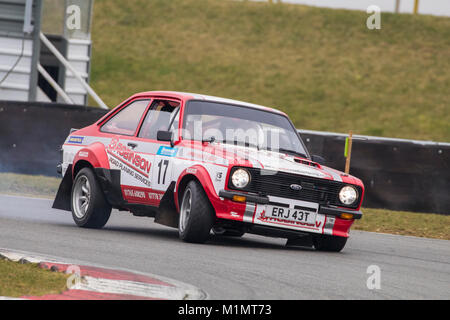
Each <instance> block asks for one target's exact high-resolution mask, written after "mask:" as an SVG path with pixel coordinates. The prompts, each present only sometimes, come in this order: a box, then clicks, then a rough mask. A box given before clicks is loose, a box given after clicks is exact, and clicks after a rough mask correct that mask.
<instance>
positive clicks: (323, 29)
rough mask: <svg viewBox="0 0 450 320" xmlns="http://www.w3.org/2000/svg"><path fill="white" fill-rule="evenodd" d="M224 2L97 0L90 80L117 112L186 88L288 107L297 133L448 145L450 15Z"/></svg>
mask: <svg viewBox="0 0 450 320" xmlns="http://www.w3.org/2000/svg"><path fill="white" fill-rule="evenodd" d="M367 17H368V14H367V13H366V12H363V11H352V10H334V9H327V8H316V7H308V6H302V5H292V4H269V3H267V2H266V3H263V2H254V1H231V0H230V1H223V0H171V1H167V0H153V1H146V0H129V1H122V0H98V1H95V5H94V17H93V20H92V23H93V26H92V41H93V46H92V50H93V54H92V69H91V71H92V72H91V84H92V85H93V87H94V88H95V90H96V91H97V93H98V94H99V95H100V96H101V97H103V98H104V99H105V102H106V103H107V104H108V105H109V106H111V107H113V106H116V105H117V104H118V103H119V102H121V101H122V100H123V99H125V98H127V97H128V96H130V95H131V94H134V93H136V92H140V91H148V90H180V91H188V92H198V93H204V94H211V95H217V96H223V97H227V98H234V99H238V100H244V101H249V102H253V103H258V104H263V105H267V106H269V107H276V108H280V109H281V110H283V111H285V112H286V113H288V114H289V116H290V117H291V119H292V120H293V122H294V123H295V125H296V127H297V128H299V129H311V130H322V131H333V132H348V131H349V130H353V132H354V133H358V134H368V135H376V136H385V137H397V138H407V139H408V138H409V139H423V140H428V139H430V140H437V141H449V140H450V126H449V125H448V124H449V123H450V112H449V106H450V95H449V94H448V88H449V87H450V72H448V70H449V69H450V18H448V17H436V16H429V15H411V14H393V13H384V12H383V13H382V27H381V29H380V30H369V29H367V27H366V20H367Z"/></svg>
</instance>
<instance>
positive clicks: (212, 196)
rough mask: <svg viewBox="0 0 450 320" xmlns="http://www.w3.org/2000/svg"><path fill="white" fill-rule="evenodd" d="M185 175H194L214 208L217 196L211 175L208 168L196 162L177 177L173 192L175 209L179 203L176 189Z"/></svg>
mask: <svg viewBox="0 0 450 320" xmlns="http://www.w3.org/2000/svg"><path fill="white" fill-rule="evenodd" d="M187 175H191V176H194V177H196V178H197V180H198V181H200V184H201V185H202V187H203V190H205V193H206V196H207V197H208V199H209V201H210V202H211V204H212V205H213V207H214V208H216V202H217V201H219V196H218V195H217V193H216V190H215V189H214V185H213V183H212V180H211V177H210V176H209V173H208V170H206V169H205V167H203V166H202V165H199V164H197V165H194V166H192V167H189V168H186V169H184V170H183V171H182V172H181V174H180V176H179V177H178V180H177V184H176V188H175V192H174V198H175V206H176V208H177V211H180V204H179V202H178V190H179V187H180V182H181V180H183V178H184V177H185V176H187Z"/></svg>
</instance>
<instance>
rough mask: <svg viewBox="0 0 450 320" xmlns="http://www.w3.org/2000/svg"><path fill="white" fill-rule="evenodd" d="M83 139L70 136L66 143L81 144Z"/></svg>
mask: <svg viewBox="0 0 450 320" xmlns="http://www.w3.org/2000/svg"><path fill="white" fill-rule="evenodd" d="M83 140H84V137H77V136H70V137H69V141H68V143H75V144H82V143H83Z"/></svg>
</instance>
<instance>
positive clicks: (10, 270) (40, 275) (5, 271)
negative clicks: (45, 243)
mask: <svg viewBox="0 0 450 320" xmlns="http://www.w3.org/2000/svg"><path fill="white" fill-rule="evenodd" d="M67 277H68V275H65V274H63V273H58V272H52V271H50V270H45V269H41V268H39V267H38V265H37V264H20V263H18V262H12V261H7V260H0V296H6V297H22V296H25V295H27V296H42V295H44V294H58V293H61V292H63V291H65V290H66V288H67V287H66V281H67Z"/></svg>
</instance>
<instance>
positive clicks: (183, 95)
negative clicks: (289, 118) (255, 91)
mask: <svg viewBox="0 0 450 320" xmlns="http://www.w3.org/2000/svg"><path fill="white" fill-rule="evenodd" d="M144 95H145V96H159V97H164V98H177V99H180V100H185V101H187V100H204V101H210V102H219V103H225V104H230V105H238V106H243V107H249V108H254V109H259V110H264V111H269V112H275V113H279V114H283V115H286V114H285V113H284V112H282V111H280V110H277V109H274V108H269V107H265V106H261V105H258V104H254V103H250V102H244V101H239V100H233V99H227V98H221V97H215V96H209V95H205V94H199V93H190V92H179V91H146V92H140V93H137V94H135V95H134V96H133V97H138V96H144ZM230 107H231V108H232V106H230Z"/></svg>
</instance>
